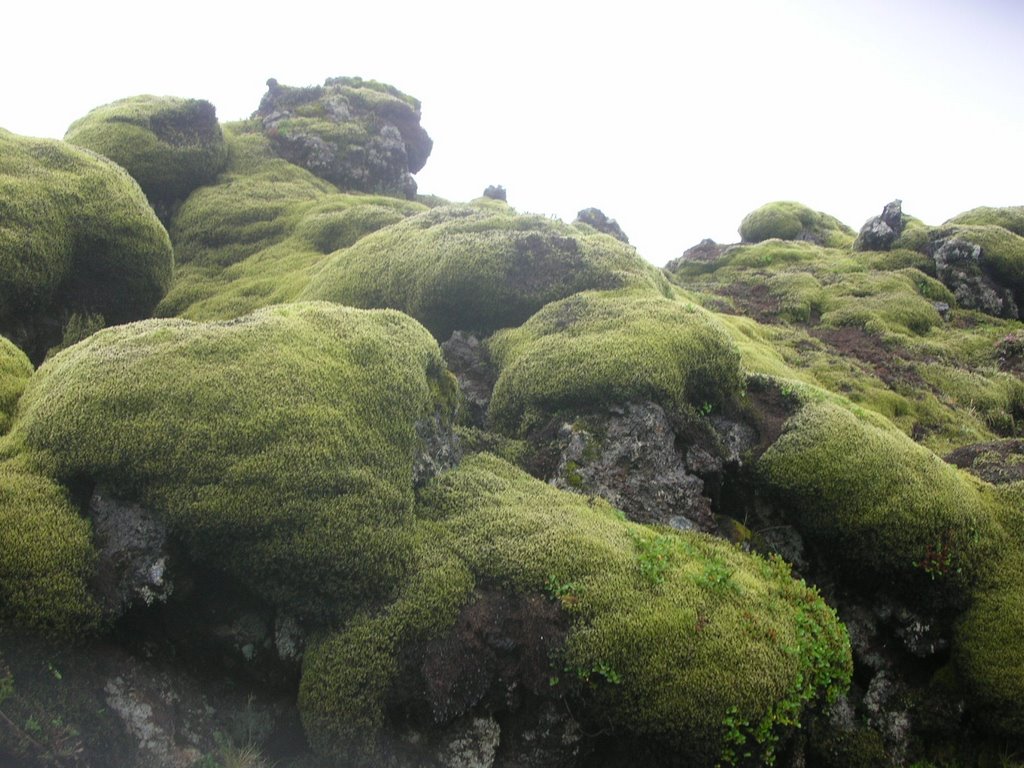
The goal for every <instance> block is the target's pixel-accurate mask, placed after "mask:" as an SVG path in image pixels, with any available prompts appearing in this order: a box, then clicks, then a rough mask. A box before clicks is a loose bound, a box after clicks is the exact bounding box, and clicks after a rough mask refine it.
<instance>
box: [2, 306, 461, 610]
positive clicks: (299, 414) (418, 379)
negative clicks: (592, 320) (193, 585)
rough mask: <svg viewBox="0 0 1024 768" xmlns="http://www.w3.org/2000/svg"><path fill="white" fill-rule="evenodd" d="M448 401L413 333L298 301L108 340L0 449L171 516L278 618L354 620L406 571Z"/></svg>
mask: <svg viewBox="0 0 1024 768" xmlns="http://www.w3.org/2000/svg"><path fill="white" fill-rule="evenodd" d="M453 391H454V384H453V383H452V382H451V379H450V376H449V374H448V373H447V371H446V370H445V368H444V363H443V361H442V358H441V353H440V350H439V348H438V347H437V344H436V343H435V342H434V340H433V339H432V338H431V337H430V335H429V334H428V333H427V332H426V331H425V330H424V329H423V328H422V327H421V326H419V325H418V324H417V323H416V322H415V321H413V320H412V319H410V318H408V317H406V316H404V315H401V314H399V313H398V312H390V311H378V312H364V311H359V310H353V309H346V308H342V307H336V306H332V305H328V304H295V305H289V306H281V307H274V308H270V309H267V310H262V311H259V312H256V313H254V314H251V315H249V316H247V317H244V318H241V319H238V320H233V321H230V322H225V323H205V324H202V323H192V322H188V321H183V320H150V321H144V322H141V323H136V324H132V325H127V326H123V327H120V328H113V329H107V330H105V331H101V332H100V333H97V334H95V335H93V336H91V337H90V338H88V339H87V340H85V341H84V342H82V343H80V344H77V345H75V346H74V347H71V348H70V349H67V350H65V351H64V352H62V353H59V354H57V355H56V356H54V357H53V358H51V359H50V360H49V361H48V362H47V363H46V364H45V365H44V366H43V367H42V368H40V369H39V371H37V373H36V375H35V377H33V379H32V381H31V382H30V385H29V387H28V389H27V390H26V392H25V394H24V395H23V396H22V401H21V407H20V410H19V417H18V419H17V420H16V422H15V425H14V427H13V428H12V430H11V433H10V434H9V435H8V438H7V439H8V440H9V441H11V442H12V444H14V445H15V446H16V447H17V448H19V449H21V450H23V452H24V454H25V455H26V456H27V457H29V458H30V459H31V460H32V461H33V462H34V465H35V466H37V467H38V468H39V469H40V470H41V471H46V472H47V473H49V474H50V475H51V476H53V477H55V478H56V479H59V480H62V481H69V480H71V479H80V478H89V479H91V480H94V481H96V482H98V483H102V484H103V485H105V486H107V487H108V488H110V490H111V493H113V494H114V495H117V496H119V497H120V498H124V499H131V500H136V501H139V502H141V503H143V504H144V505H146V506H148V507H149V508H151V509H153V510H154V511H156V512H157V513H159V514H161V515H163V517H164V518H165V520H166V522H167V523H168V526H169V528H170V530H171V531H172V532H173V533H174V534H175V535H177V536H178V537H179V538H180V539H182V540H183V541H184V542H185V543H186V545H187V546H188V547H189V548H190V550H191V551H192V553H193V556H194V557H197V558H198V559H200V560H202V561H205V562H206V563H208V564H211V565H213V566H215V567H217V568H221V569H223V570H226V571H228V572H229V573H231V574H232V575H234V576H235V577H237V578H238V579H240V580H241V581H242V583H244V584H246V585H248V586H249V587H250V588H252V589H253V590H254V591H255V592H256V593H258V594H261V595H262V596H264V597H265V598H266V599H268V600H270V601H271V602H272V603H274V604H277V605H287V606H288V609H289V611H292V612H298V613H300V614H312V615H319V614H321V613H323V612H327V613H329V614H330V613H340V614H344V613H345V612H346V611H347V610H349V609H350V608H351V606H352V605H353V604H361V602H362V601H365V600H366V599H369V598H370V597H372V596H377V595H380V594H384V593H387V592H388V590H390V589H391V588H392V587H393V586H394V585H395V584H396V583H397V582H398V580H399V579H400V577H401V575H402V573H403V570H404V566H405V563H406V560H407V559H408V553H409V551H410V546H411V545H410V542H409V540H408V536H407V534H406V533H405V532H404V529H405V527H406V525H407V523H408V522H409V520H410V517H411V514H412V504H413V464H414V460H415V459H416V458H417V457H418V456H419V455H420V453H421V452H422V450H423V449H422V441H423V439H424V438H421V437H420V436H418V434H417V426H418V425H420V426H421V427H422V424H427V425H430V424H434V422H435V419H436V418H437V415H438V413H440V415H441V419H442V421H443V420H444V419H446V418H447V416H446V414H447V412H448V410H449V409H450V407H451V406H450V403H451V402H453V399H454V394H453Z"/></svg>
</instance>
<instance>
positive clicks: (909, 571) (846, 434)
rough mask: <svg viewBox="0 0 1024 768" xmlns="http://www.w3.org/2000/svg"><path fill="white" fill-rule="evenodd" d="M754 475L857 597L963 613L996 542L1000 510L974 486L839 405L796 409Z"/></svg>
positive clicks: (898, 436)
mask: <svg viewBox="0 0 1024 768" xmlns="http://www.w3.org/2000/svg"><path fill="white" fill-rule="evenodd" d="M758 468H759V471H760V473H761V475H762V477H763V478H764V481H765V482H766V483H767V485H768V487H769V488H770V489H771V491H772V492H773V493H774V494H775V495H776V496H777V498H778V499H779V500H780V502H781V503H782V504H784V505H785V506H786V508H787V509H790V510H791V511H792V512H793V513H794V515H795V517H796V520H797V522H798V525H799V527H800V530H801V532H803V533H804V534H805V535H807V536H810V537H812V538H813V539H815V540H817V541H818V542H820V543H821V544H822V545H823V546H826V547H829V551H831V552H833V553H834V555H835V558H836V560H837V563H838V564H840V565H842V566H845V568H846V569H847V572H848V573H849V574H850V575H851V578H852V580H853V581H854V582H855V583H857V584H858V585H859V586H860V587H861V588H864V589H869V590H870V589H872V588H875V587H878V586H886V587H887V588H891V589H895V590H896V591H901V592H903V593H904V594H906V595H908V596H911V597H912V598H913V599H914V600H915V601H916V602H917V603H918V604H924V605H927V604H928V603H929V600H930V601H931V603H932V604H933V605H934V606H939V607H941V606H943V605H945V606H949V605H951V604H952V605H958V604H962V603H963V601H964V599H965V598H966V596H967V595H968V594H969V590H970V588H971V586H972V584H973V583H974V580H975V579H976V578H977V577H978V574H979V572H980V570H981V567H982V565H983V563H984V560H985V558H986V557H988V556H989V555H991V554H992V552H993V550H994V548H995V547H996V544H997V543H998V542H999V541H1000V539H1001V536H1000V529H999V527H998V525H997V523H996V517H995V509H996V508H997V506H998V505H997V503H996V501H995V499H994V498H993V497H992V495H991V493H988V492H986V491H985V489H984V488H982V487H981V485H980V484H979V483H977V482H976V481H974V480H973V479H972V478H970V477H969V476H968V475H966V474H964V473H962V472H960V471H959V470H957V469H955V468H954V467H952V466H950V465H948V464H946V463H945V462H943V461H942V460H941V459H940V458H939V457H938V456H936V455H935V454H933V453H932V452H931V451H929V450H927V449H925V448H922V447H920V446H918V445H916V444H915V443H914V442H913V441H911V440H910V439H909V438H907V437H906V436H904V435H902V434H901V433H899V432H898V431H896V430H887V429H883V428H880V427H879V426H877V425H874V424H869V423H867V422H866V421H864V420H862V419H860V418H858V417H857V416H856V415H854V414H853V413H852V412H850V411H849V410H847V409H845V408H841V407H839V406H838V405H834V404H829V403H812V404H809V405H806V406H804V408H803V409H802V410H801V411H800V412H799V413H798V414H797V416H795V417H794V418H792V419H791V420H790V421H789V422H788V424H787V426H786V430H785V433H784V434H783V435H782V436H781V437H780V438H779V439H778V440H777V441H776V442H775V444H774V445H772V447H771V448H770V449H769V450H768V451H767V452H766V453H765V454H764V455H763V456H762V458H761V459H760V462H759V464H758Z"/></svg>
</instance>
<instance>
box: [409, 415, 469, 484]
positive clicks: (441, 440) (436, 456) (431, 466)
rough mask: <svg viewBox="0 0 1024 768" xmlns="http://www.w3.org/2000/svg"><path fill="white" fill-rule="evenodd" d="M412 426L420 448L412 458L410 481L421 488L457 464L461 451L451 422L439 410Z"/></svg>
mask: <svg viewBox="0 0 1024 768" xmlns="http://www.w3.org/2000/svg"><path fill="white" fill-rule="evenodd" d="M414 426H415V429H416V436H417V437H419V439H420V450H419V451H418V453H417V454H416V456H415V457H414V458H413V462H412V481H413V486H414V487H416V488H421V487H423V486H424V485H426V484H427V483H428V482H430V479H431V478H432V477H434V476H435V475H436V474H438V473H439V472H443V471H444V470H446V469H451V468H452V467H454V466H455V465H456V464H458V463H459V459H460V458H462V451H461V450H460V448H459V440H458V438H457V437H456V436H455V434H454V433H453V432H452V427H451V424H450V423H449V421H448V419H447V418H446V417H445V414H443V413H441V411H436V412H435V413H434V414H433V415H432V416H431V417H430V418H426V419H421V420H419V421H417V422H416V424H415V425H414Z"/></svg>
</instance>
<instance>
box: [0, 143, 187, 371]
mask: <svg viewBox="0 0 1024 768" xmlns="http://www.w3.org/2000/svg"><path fill="white" fill-rule="evenodd" d="M172 269H173V254H172V251H171V244H170V241H169V240H168V237H167V232H166V231H165V230H164V228H163V226H161V224H160V221H159V220H158V219H157V217H156V215H155V214H154V213H153V210H152V209H151V208H150V207H149V204H148V203H147V202H146V197H145V195H143V194H142V191H141V190H140V189H139V186H138V184H136V183H135V181H133V180H132V178H131V177H130V176H129V175H128V174H127V173H126V172H125V171H124V170H122V169H121V168H119V167H118V166H116V165H114V163H112V162H110V161H109V160H106V159H104V158H100V157H98V156H96V155H94V154H93V153H91V152H87V151H85V150H82V149H77V148H75V147H72V146H70V145H68V144H64V143H62V142H58V141H51V140H46V139H29V138H23V137H20V136H15V135H14V134H12V133H8V132H7V131H3V130H0V333H2V334H4V335H6V336H8V337H9V338H10V339H11V340H13V341H14V342H15V343H16V344H18V346H20V347H21V348H22V349H24V350H25V351H26V352H27V353H28V354H29V357H31V358H32V359H33V360H37V361H38V360H41V359H42V357H43V355H44V354H45V352H46V350H47V349H49V347H51V346H52V345H54V344H56V343H57V342H59V341H60V339H61V337H62V333H63V328H64V325H65V323H66V322H67V319H68V318H69V317H70V316H71V315H73V314H75V313H79V314H100V315H102V316H103V318H104V319H105V320H106V322H108V323H123V322H127V321H129V320H135V319H138V318H140V317H144V316H146V315H147V314H148V313H149V312H150V311H151V310H152V308H153V307H154V306H155V305H156V303H157V302H158V301H159V300H160V298H161V297H162V296H163V294H164V292H165V291H166V290H167V287H168V285H169V284H170V281H171V272H172Z"/></svg>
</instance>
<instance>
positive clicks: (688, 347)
mask: <svg viewBox="0 0 1024 768" xmlns="http://www.w3.org/2000/svg"><path fill="white" fill-rule="evenodd" d="M488 346H489V349H490V351H491V356H492V358H493V359H494V361H495V363H496V364H497V367H498V370H499V372H500V373H499V377H498V381H497V383H496V385H495V387H494V395H493V398H492V400H491V406H490V418H491V419H492V420H493V421H494V423H495V424H496V425H498V426H500V427H502V428H505V429H513V430H514V429H516V428H517V427H518V428H520V429H522V428H524V427H527V426H528V425H529V424H530V423H532V422H533V421H534V420H535V418H536V417H539V416H541V415H543V414H550V413H552V412H555V411H558V410H561V409H571V408H576V409H579V408H592V407H599V406H602V405H606V404H611V403H625V402H635V401H639V400H654V401H656V402H658V403H661V404H662V405H663V406H665V407H667V408H669V409H671V410H676V411H678V410H682V409H686V408H687V407H691V408H697V409H706V408H709V407H713V406H717V405H720V404H722V403H724V402H725V401H727V400H729V399H730V398H731V397H732V396H733V395H734V394H736V393H737V392H738V391H739V390H740V388H741V385H742V376H741V374H740V368H739V353H738V351H737V350H736V348H735V346H734V345H733V343H732V342H731V340H730V339H729V337H728V335H727V333H726V332H725V330H724V329H723V328H721V327H720V326H719V324H718V322H717V321H716V320H715V319H714V317H713V316H712V315H711V314H710V313H709V312H706V311H704V310H702V309H700V308H698V307H696V306H695V305H693V304H689V303H684V302H681V301H676V300H672V299H666V298H662V297H660V296H657V295H651V294H647V293H636V292H616V293H608V292H587V293H581V294H577V295H575V296H571V297H569V298H567V299H563V300H562V301H558V302H554V303H552V304H549V305H548V306H546V307H544V308H543V309H542V310H540V311H539V312H538V313H537V314H535V315H534V316H533V317H531V318H530V319H529V320H528V321H527V322H526V323H525V324H523V325H522V326H521V327H520V328H515V329H509V330H505V331H501V332H499V333H496V334H495V335H494V336H493V337H492V338H491V340H490V341H489V342H488Z"/></svg>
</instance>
